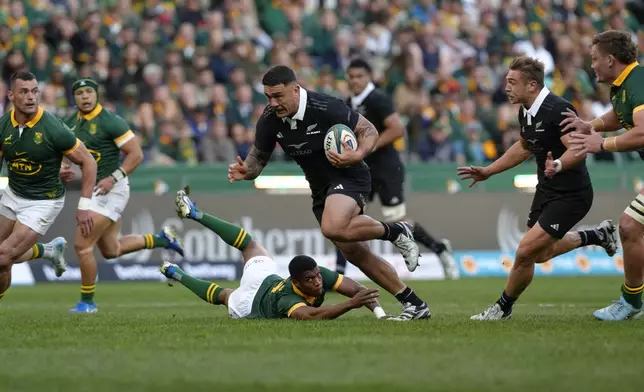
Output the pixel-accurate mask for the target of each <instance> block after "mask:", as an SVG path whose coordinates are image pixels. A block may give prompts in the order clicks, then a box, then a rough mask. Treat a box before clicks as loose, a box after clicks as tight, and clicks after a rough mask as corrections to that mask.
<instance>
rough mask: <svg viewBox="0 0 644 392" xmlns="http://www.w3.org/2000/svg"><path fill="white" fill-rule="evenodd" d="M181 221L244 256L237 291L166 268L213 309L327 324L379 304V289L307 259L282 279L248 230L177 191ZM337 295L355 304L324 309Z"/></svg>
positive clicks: (232, 314) (166, 272) (293, 263)
mask: <svg viewBox="0 0 644 392" xmlns="http://www.w3.org/2000/svg"><path fill="white" fill-rule="evenodd" d="M175 205H176V207H177V214H179V217H181V218H186V219H192V220H195V221H197V222H199V223H201V224H202V225H203V226H204V227H207V228H208V229H210V230H212V231H213V232H214V233H216V234H217V235H218V236H219V237H220V238H221V239H222V240H224V241H225V242H226V243H227V244H228V245H230V246H233V247H235V248H237V249H239V250H240V251H241V252H242V258H243V263H244V272H243V273H242V278H241V282H240V284H239V287H238V288H237V289H234V290H233V289H229V288H223V287H220V286H219V285H217V284H215V283H212V282H209V281H206V280H201V279H197V278H194V277H192V276H190V275H188V274H186V273H185V272H184V271H183V270H181V268H179V266H178V265H176V264H171V263H169V262H165V263H163V265H162V266H161V273H162V274H163V275H164V276H165V277H166V278H168V279H170V280H173V281H177V282H179V283H181V284H182V285H184V286H185V287H186V288H188V289H189V290H190V291H192V292H193V293H195V294H196V295H197V296H198V297H199V298H201V299H203V300H204V301H206V302H208V303H211V304H214V305H224V306H226V307H227V308H228V314H229V315H230V317H232V318H234V319H242V318H249V319H252V318H254V319H276V318H292V319H297V320H325V319H334V318H337V317H339V316H342V315H343V314H345V313H346V312H348V311H350V310H351V309H357V308H360V307H362V306H370V307H372V308H377V309H379V313H381V314H384V311H383V310H382V308H380V306H379V305H378V290H374V289H367V288H365V287H364V286H362V285H361V284H359V283H356V282H355V281H353V280H352V279H349V278H347V277H344V276H343V275H341V274H339V273H337V272H334V271H331V270H329V269H326V268H324V267H319V266H318V265H317V264H316V262H315V260H313V259H312V258H310V257H308V256H303V255H301V256H296V257H294V258H293V260H291V262H290V263H289V273H290V276H289V277H288V278H286V279H284V278H282V277H281V276H279V275H277V264H275V261H273V259H271V257H270V256H269V254H268V252H267V251H266V249H264V247H262V246H261V245H260V244H258V243H257V242H255V241H254V240H253V238H252V236H251V235H250V233H248V232H247V231H246V230H244V229H243V228H241V227H238V226H235V225H233V224H231V223H228V222H226V221H224V220H221V219H219V218H217V217H214V216H211V215H208V214H206V213H204V212H202V211H199V210H198V209H197V208H196V207H195V204H194V203H193V202H192V200H190V198H189V197H188V194H187V191H179V192H177V198H176V201H175ZM329 291H335V292H337V293H339V294H342V295H344V296H346V297H349V298H350V299H349V300H348V301H346V302H342V303H339V304H335V305H331V306H321V305H322V303H323V302H324V295H325V294H326V293H327V292H329Z"/></svg>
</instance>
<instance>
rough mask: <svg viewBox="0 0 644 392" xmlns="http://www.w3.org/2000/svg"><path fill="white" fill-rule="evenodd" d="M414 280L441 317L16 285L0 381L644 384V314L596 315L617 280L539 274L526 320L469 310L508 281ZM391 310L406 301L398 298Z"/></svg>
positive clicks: (158, 291) (180, 293) (9, 301)
mask: <svg viewBox="0 0 644 392" xmlns="http://www.w3.org/2000/svg"><path fill="white" fill-rule="evenodd" d="M412 283H413V284H412V286H414V287H415V288H416V290H417V292H418V293H419V294H420V295H421V297H423V298H425V299H427V300H428V301H430V306H431V308H432V312H433V317H432V319H431V320H429V321H425V322H414V323H401V324H396V323H391V322H383V321H377V320H376V319H375V318H374V317H373V315H372V314H371V313H369V312H367V311H366V310H359V311H354V312H352V313H349V314H348V315H346V316H345V317H343V318H341V319H338V320H334V321H326V322H295V321H291V320H267V321H233V320H230V319H229V318H228V317H227V313H226V312H225V309H224V308H223V307H214V306H212V305H208V304H206V303H204V302H202V301H201V300H200V299H198V298H197V297H196V296H194V295H193V294H192V293H191V292H189V291H188V290H186V289H184V288H183V287H180V286H179V287H174V288H169V287H167V286H166V285H165V284H162V283H149V284H132V283H123V284H100V283H99V286H98V289H99V291H98V293H99V294H98V297H97V299H98V300H99V305H100V312H99V313H97V314H91V315H70V314H67V309H68V308H70V307H71V306H72V305H73V304H74V303H75V301H76V300H77V295H78V294H77V293H78V289H79V287H77V286H75V285H69V284H52V285H40V286H36V287H14V288H11V289H10V290H9V291H8V292H7V295H6V296H5V298H4V299H2V301H0V390H1V391H3V392H10V391H30V392H32V391H33V392H36V391H66V392H72V391H83V392H85V391H87V392H90V391H91V392H97V391H121V392H130V391H154V392H159V391H177V392H190V391H209V392H214V391H262V390H271V391H277V390H279V391H327V390H328V391H338V390H345V391H495V392H496V391H521V392H525V391H584V392H588V391H610V390H618V389H619V391H620V392H624V391H635V390H641V388H642V386H641V382H642V380H644V361H643V360H642V353H643V352H644V350H643V349H644V322H642V321H633V322H626V323H600V322H598V321H595V320H594V319H593V318H592V311H593V310H595V309H596V308H599V307H603V306H605V305H607V304H608V303H610V301H611V300H614V299H617V296H618V293H619V285H620V283H621V279H619V278H538V279H536V280H535V282H534V284H533V287H531V288H530V290H529V291H528V293H526V295H525V296H524V297H523V298H521V300H520V302H519V303H518V304H517V305H516V307H515V311H514V319H513V320H510V321H507V322H500V323H476V322H473V321H470V320H469V319H468V318H469V316H470V315H472V314H473V313H477V312H480V311H482V310H484V309H485V308H486V307H487V306H488V305H489V304H490V303H491V302H493V301H494V300H496V298H497V295H498V294H499V293H500V292H501V290H502V288H503V283H504V280H500V279H468V280H465V279H464V280H459V281H454V282H412ZM370 286H373V285H370ZM337 300H339V297H338V296H332V297H330V301H337ZM383 306H384V307H385V310H387V311H388V312H389V313H394V312H397V311H398V309H399V308H398V307H397V305H396V304H395V302H394V301H393V300H392V298H391V297H389V296H386V295H383Z"/></svg>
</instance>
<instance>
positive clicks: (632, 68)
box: [612, 61, 640, 87]
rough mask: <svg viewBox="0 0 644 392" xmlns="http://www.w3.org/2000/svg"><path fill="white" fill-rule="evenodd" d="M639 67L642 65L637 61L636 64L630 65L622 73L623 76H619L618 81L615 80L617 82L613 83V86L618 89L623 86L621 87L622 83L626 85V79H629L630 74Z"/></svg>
mask: <svg viewBox="0 0 644 392" xmlns="http://www.w3.org/2000/svg"><path fill="white" fill-rule="evenodd" d="M638 65H640V63H638V62H637V61H636V62H634V63H631V64H629V65H628V67H626V68H624V70H623V71H622V73H621V74H619V76H618V77H617V79H615V81H614V82H613V83H612V85H613V86H617V87H619V86H621V85H622V83H624V81H625V80H626V78H627V77H628V75H629V74H630V73H631V72H632V71H633V70H634V69H635V67H637V66H638Z"/></svg>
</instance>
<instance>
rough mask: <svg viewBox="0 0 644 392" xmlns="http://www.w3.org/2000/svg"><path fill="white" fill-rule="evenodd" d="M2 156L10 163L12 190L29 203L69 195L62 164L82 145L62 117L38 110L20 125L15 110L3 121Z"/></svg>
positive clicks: (0, 122)
mask: <svg viewBox="0 0 644 392" xmlns="http://www.w3.org/2000/svg"><path fill="white" fill-rule="evenodd" d="M0 143H2V148H1V155H2V158H3V159H4V161H5V162H6V163H7V168H8V172H9V188H11V190H12V191H13V192H14V193H15V194H16V195H18V196H20V197H22V198H25V199H29V200H47V199H59V198H61V197H63V196H64V195H65V187H64V186H63V183H62V182H61V181H60V178H59V172H60V163H61V161H62V159H63V156H64V155H69V154H71V153H72V152H74V151H76V149H77V148H78V147H79V146H80V141H79V140H78V139H77V138H76V136H75V135H74V133H73V132H72V131H71V130H70V129H69V128H68V127H67V125H65V123H63V122H62V121H61V120H60V119H59V118H57V117H55V116H53V115H51V114H49V113H47V112H46V111H44V110H43V108H38V112H37V113H36V116H35V117H34V118H33V119H32V120H31V121H29V122H28V123H27V124H25V126H20V125H19V124H18V122H17V121H16V118H15V116H14V111H13V110H12V111H11V112H9V113H7V114H5V115H4V116H2V118H0Z"/></svg>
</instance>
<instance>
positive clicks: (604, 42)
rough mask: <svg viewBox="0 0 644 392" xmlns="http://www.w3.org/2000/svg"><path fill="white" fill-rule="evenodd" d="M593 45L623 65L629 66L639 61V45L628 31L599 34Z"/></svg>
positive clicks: (610, 31)
mask: <svg viewBox="0 0 644 392" xmlns="http://www.w3.org/2000/svg"><path fill="white" fill-rule="evenodd" d="M593 45H595V46H597V49H599V51H600V52H602V53H603V54H606V55H611V56H613V57H615V58H616V59H617V61H619V62H620V63H622V64H626V65H629V64H632V63H634V62H635V61H637V52H638V50H637V45H636V44H635V42H634V41H633V38H632V37H631V35H630V33H627V32H626V31H620V30H608V31H604V32H603V33H599V34H597V35H596V36H595V38H593Z"/></svg>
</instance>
